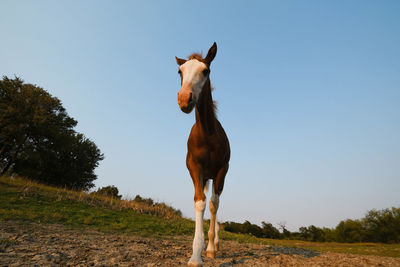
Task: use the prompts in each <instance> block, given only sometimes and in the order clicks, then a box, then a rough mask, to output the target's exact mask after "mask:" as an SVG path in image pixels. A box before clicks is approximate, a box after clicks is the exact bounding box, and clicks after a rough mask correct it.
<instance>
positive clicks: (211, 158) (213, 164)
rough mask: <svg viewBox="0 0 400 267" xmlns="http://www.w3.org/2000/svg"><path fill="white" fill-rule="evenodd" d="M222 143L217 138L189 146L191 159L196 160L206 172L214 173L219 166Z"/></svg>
mask: <svg viewBox="0 0 400 267" xmlns="http://www.w3.org/2000/svg"><path fill="white" fill-rule="evenodd" d="M221 153H222V151H221V145H219V144H218V142H217V141H216V140H207V141H203V142H199V143H195V144H192V145H189V146H188V154H190V160H192V161H194V162H196V163H197V164H198V165H199V166H200V167H201V168H202V169H203V171H204V172H207V173H210V174H211V173H214V171H215V170H216V169H217V168H218V167H219V165H220V164H219V161H220V158H221V157H220V156H219V155H220V154H221Z"/></svg>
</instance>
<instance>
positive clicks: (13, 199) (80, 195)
mask: <svg viewBox="0 0 400 267" xmlns="http://www.w3.org/2000/svg"><path fill="white" fill-rule="evenodd" d="M135 199H137V200H135ZM135 199H133V200H121V199H119V198H115V197H109V196H104V195H98V194H89V193H85V192H82V191H74V190H68V189H65V188H57V187H51V186H47V185H42V184H40V183H37V182H33V181H30V180H26V179H22V178H20V177H14V178H10V177H6V176H2V177H0V222H1V220H19V221H23V222H26V223H30V222H39V223H61V224H64V225H67V226H71V227H77V228H82V227H92V228H95V229H97V230H100V231H103V232H107V233H108V232H111V233H124V234H135V235H140V236H152V237H158V236H171V235H173V236H177V235H193V233H194V222H193V221H192V220H189V219H185V218H182V216H181V212H180V211H179V210H175V209H174V208H172V207H169V206H168V205H166V204H165V203H154V202H153V201H152V200H151V201H149V200H150V199H146V198H142V197H140V196H136V197H135ZM139 199H141V200H139ZM265 225H267V223H266V224H265ZM265 228H268V227H267V226H266V227H265ZM204 230H205V231H207V230H208V227H207V225H206V227H205V229H204ZM205 237H206V238H207V233H205ZM220 237H221V238H222V239H224V240H235V241H238V242H251V243H259V244H267V245H275V246H288V247H301V248H305V249H313V250H316V251H320V252H339V253H354V254H367V255H378V256H391V257H399V256H400V244H379V243H353V244H349V243H335V242H329V243H322V242H310V241H298V240H289V239H270V238H257V237H255V236H254V235H251V234H237V233H231V232H228V231H224V230H221V231H220Z"/></svg>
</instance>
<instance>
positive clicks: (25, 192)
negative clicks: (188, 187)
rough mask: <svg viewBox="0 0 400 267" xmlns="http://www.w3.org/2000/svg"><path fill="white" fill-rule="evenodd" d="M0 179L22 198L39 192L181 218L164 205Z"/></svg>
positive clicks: (112, 207)
mask: <svg viewBox="0 0 400 267" xmlns="http://www.w3.org/2000/svg"><path fill="white" fill-rule="evenodd" d="M0 179H1V181H3V182H6V183H7V184H8V185H10V186H14V187H17V188H20V190H21V196H22V197H29V196H34V195H36V194H38V193H39V192H40V193H43V192H46V193H47V194H48V196H49V197H52V198H53V199H54V200H55V201H63V200H72V201H78V202H81V203H84V204H87V205H90V206H94V207H101V208H106V209H112V210H133V211H135V212H138V213H141V214H149V215H154V216H157V217H162V218H167V219H174V218H181V217H182V213H181V211H180V210H177V209H174V208H173V207H170V206H168V205H167V204H165V203H152V201H151V202H149V201H146V200H145V199H144V200H143V201H138V200H134V199H118V198H115V197H108V196H104V195H98V194H93V193H89V192H83V191H75V190H70V189H66V188H59V187H54V186H47V185H43V184H40V183H37V182H34V181H31V180H27V179H23V178H21V177H13V178H9V177H5V176H3V177H1V178H0Z"/></svg>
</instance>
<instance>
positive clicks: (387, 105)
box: [0, 0, 400, 230]
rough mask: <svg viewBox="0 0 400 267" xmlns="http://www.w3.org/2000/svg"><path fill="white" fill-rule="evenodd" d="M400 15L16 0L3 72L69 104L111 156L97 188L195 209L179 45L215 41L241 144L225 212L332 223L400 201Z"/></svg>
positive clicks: (389, 9)
mask: <svg viewBox="0 0 400 267" xmlns="http://www.w3.org/2000/svg"><path fill="white" fill-rule="evenodd" d="M399 14H400V2H399V1H364V0H363V1H196V2H194V1H14V0H12V1H4V0H3V1H1V2H0V75H7V76H9V77H13V76H14V75H16V76H18V77H20V78H22V79H24V80H25V82H27V83H33V84H36V85H38V86H41V87H43V88H44V89H46V90H47V91H49V92H50V93H51V94H52V95H53V96H56V97H58V98H59V99H61V100H62V102H63V105H64V107H65V108H66V109H67V111H68V113H69V115H70V116H72V117H73V118H75V119H76V120H78V122H79V123H78V126H77V131H79V132H82V133H84V134H85V135H86V136H87V137H89V138H90V139H92V140H93V141H94V142H95V143H96V144H97V145H98V147H99V148H100V149H101V151H102V152H103V153H104V154H105V159H104V161H102V162H101V163H100V166H99V168H98V169H97V170H96V173H97V174H98V180H96V186H105V185H115V186H117V187H118V188H119V190H120V192H122V194H123V195H125V196H130V197H134V196H135V195H136V194H140V195H141V196H144V197H151V198H153V199H155V200H156V201H164V202H166V203H168V204H170V205H172V206H174V207H176V208H179V209H180V210H182V211H183V214H184V215H185V216H187V217H194V211H193V185H192V181H191V179H190V176H189V173H188V171H187V170H186V165H185V157H186V141H187V137H188V135H189V131H190V128H191V126H192V124H193V123H194V113H191V114H190V115H187V114H184V113H183V112H181V111H180V109H179V107H178V104H177V102H176V94H177V92H178V90H179V88H180V79H179V75H178V73H177V70H178V66H177V65H176V62H175V58H174V57H175V56H178V57H186V56H187V55H189V54H190V53H192V52H203V53H206V52H207V50H208V48H209V47H210V46H211V45H212V43H213V42H214V41H216V42H217V44H218V53H217V56H216V58H215V60H214V62H213V64H212V66H211V70H212V72H211V81H212V83H213V85H214V87H215V91H214V92H213V97H214V99H215V100H217V102H218V118H219V120H220V121H221V123H222V125H223V126H224V128H225V130H226V132H227V134H228V137H229V139H230V143H231V150H232V157H231V162H230V170H229V172H228V175H227V177H226V180H225V188H224V192H223V194H222V196H221V202H220V210H219V218H220V219H221V220H223V221H227V220H233V221H238V222H243V221H244V220H246V219H247V220H249V221H251V222H253V223H260V222H261V221H268V222H271V223H273V224H274V225H275V226H276V225H277V223H279V222H282V221H284V222H287V227H288V228H289V229H290V230H297V229H298V227H300V226H308V225H311V224H314V225H316V226H327V227H333V226H336V224H337V223H339V221H340V220H342V219H346V218H360V217H362V216H364V214H365V212H366V211H367V210H370V209H373V208H376V209H381V208H387V207H391V206H396V207H399V206H400V193H399V192H400V49H399V48H400V16H399ZM206 217H209V212H208V210H207V211H206Z"/></svg>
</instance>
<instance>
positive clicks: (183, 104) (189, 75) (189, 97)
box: [175, 43, 217, 113]
mask: <svg viewBox="0 0 400 267" xmlns="http://www.w3.org/2000/svg"><path fill="white" fill-rule="evenodd" d="M216 54H217V44H216V43H214V44H213V45H212V46H211V48H210V49H209V50H208V53H207V56H206V57H205V58H202V56H201V55H199V54H193V55H191V56H190V57H189V59H188V60H186V59H181V58H178V57H175V58H176V63H178V65H179V71H178V73H179V74H180V76H181V90H179V92H178V105H179V107H180V108H181V110H182V111H183V112H185V113H190V112H191V111H192V110H193V107H194V106H195V105H196V103H197V100H198V99H199V96H200V93H201V90H202V89H203V86H204V84H205V83H206V82H207V80H208V79H209V74H210V65H211V62H212V61H213V59H214V57H215V55H216Z"/></svg>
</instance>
